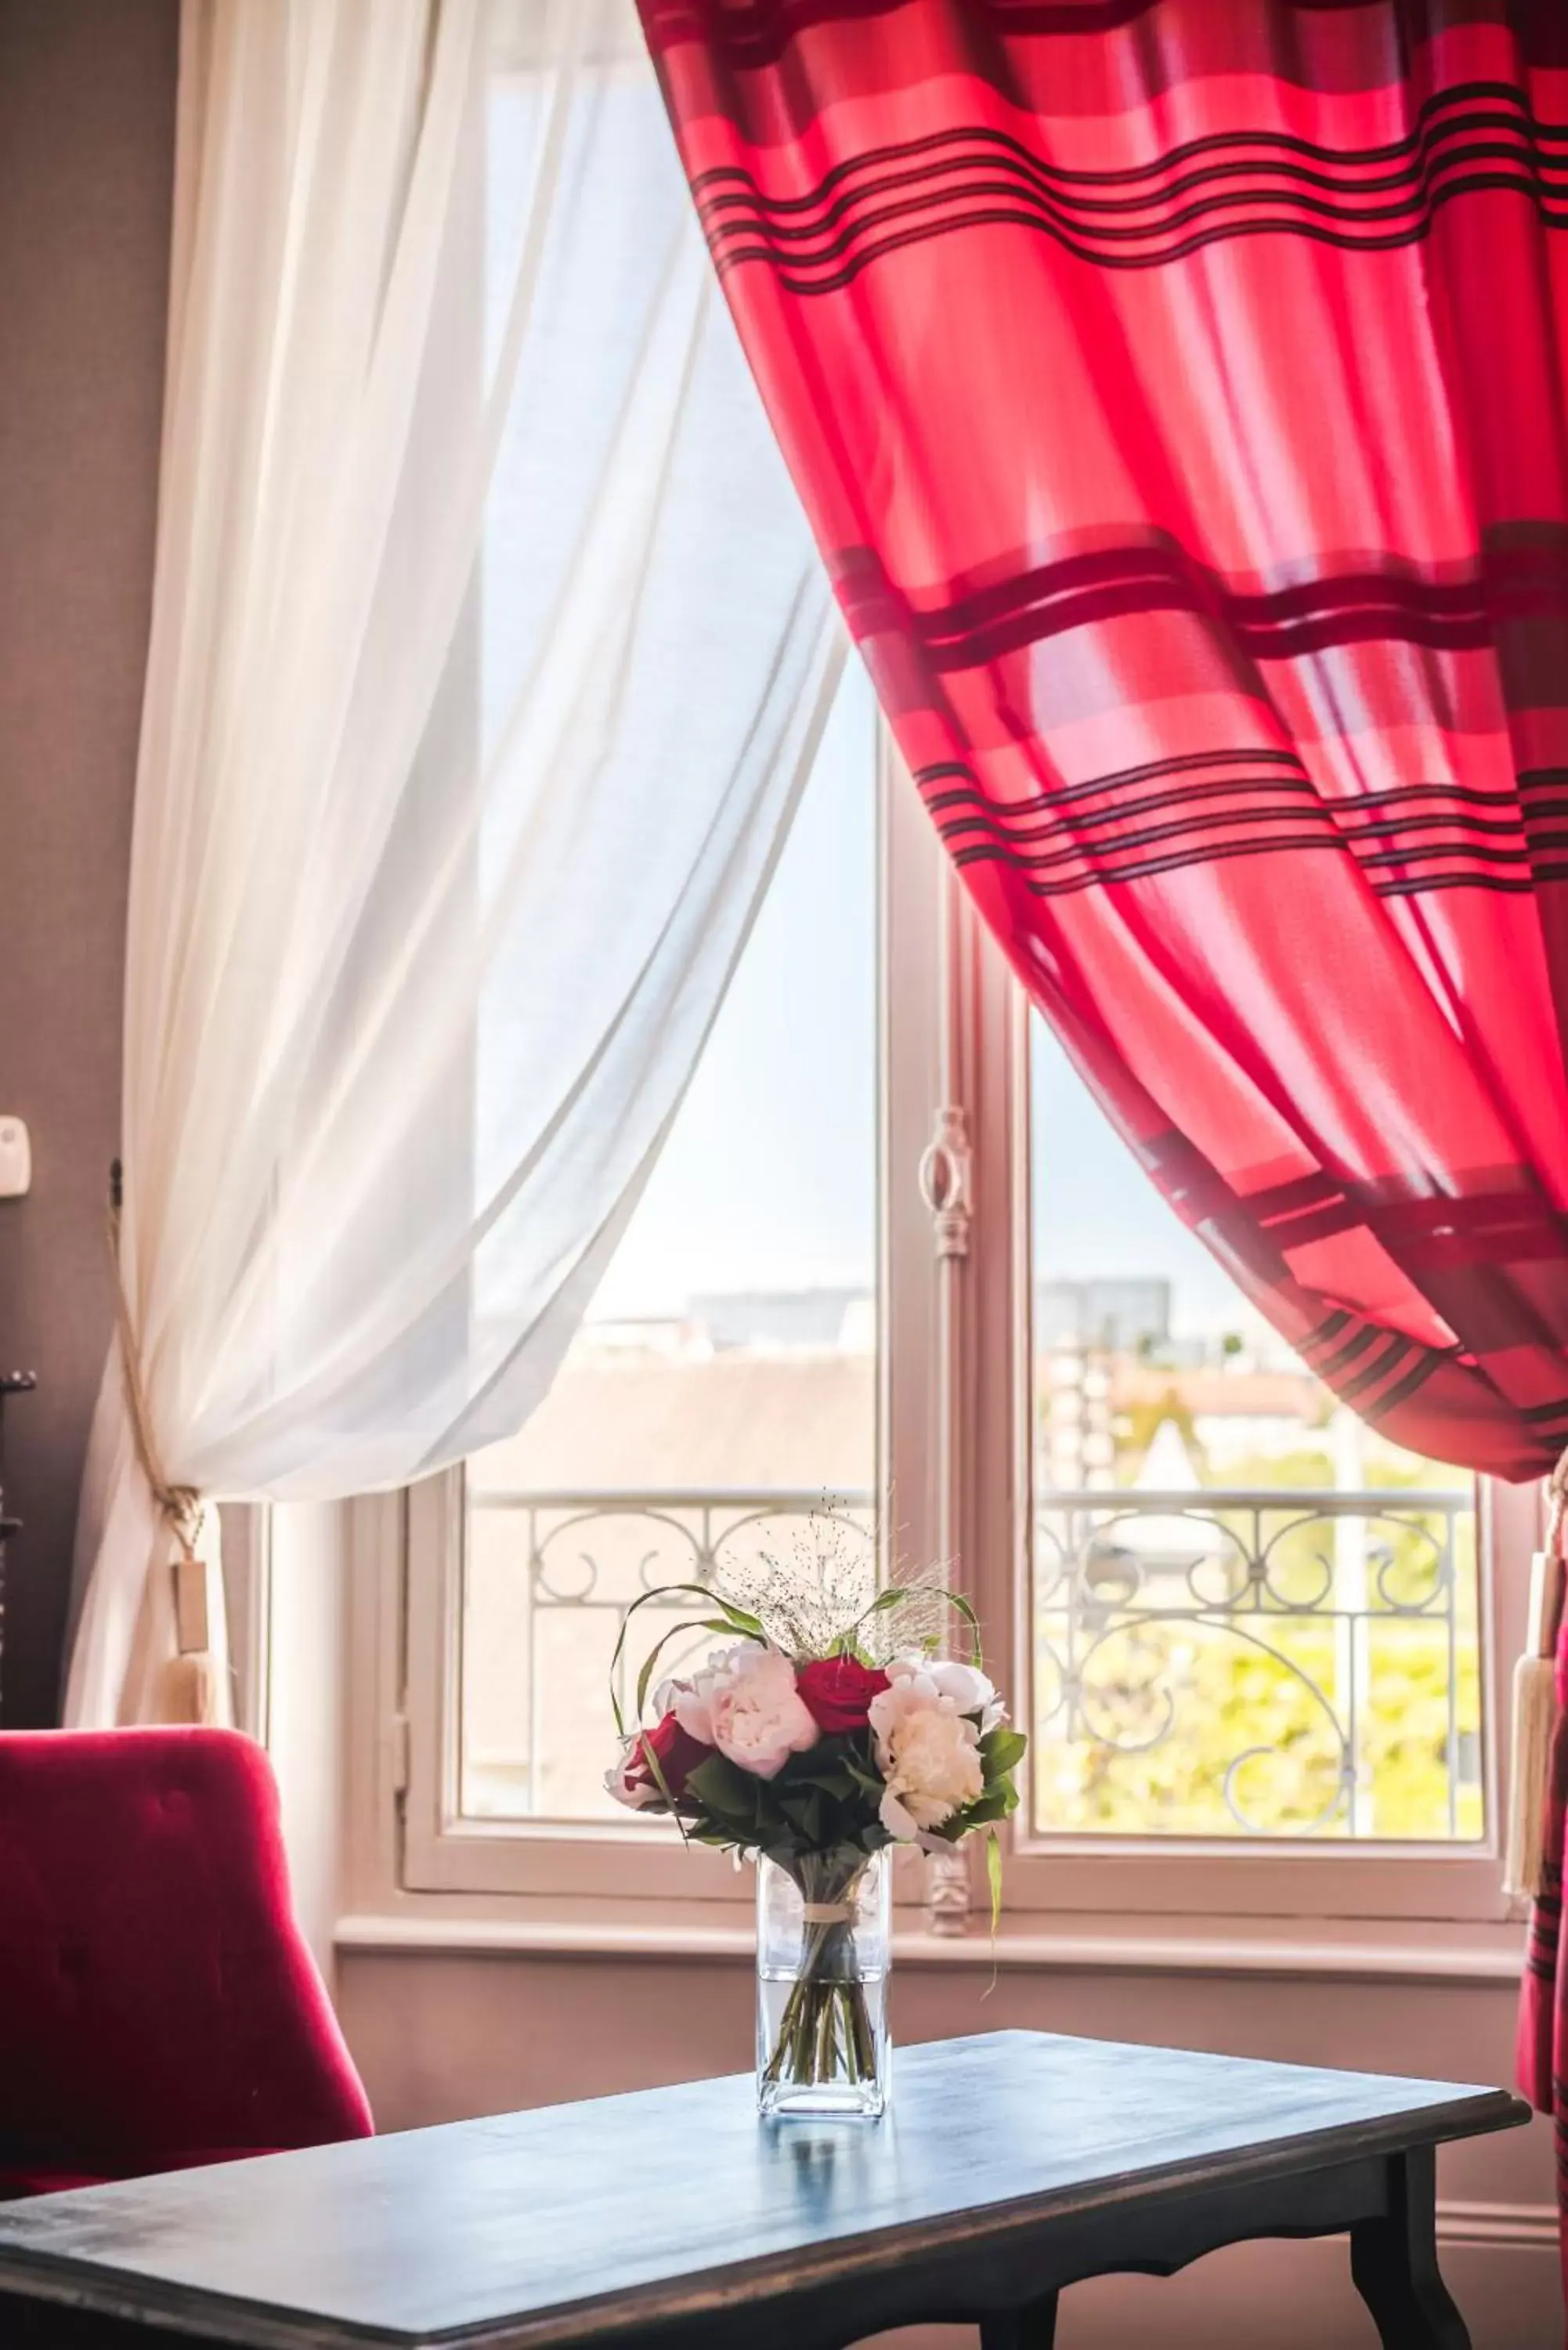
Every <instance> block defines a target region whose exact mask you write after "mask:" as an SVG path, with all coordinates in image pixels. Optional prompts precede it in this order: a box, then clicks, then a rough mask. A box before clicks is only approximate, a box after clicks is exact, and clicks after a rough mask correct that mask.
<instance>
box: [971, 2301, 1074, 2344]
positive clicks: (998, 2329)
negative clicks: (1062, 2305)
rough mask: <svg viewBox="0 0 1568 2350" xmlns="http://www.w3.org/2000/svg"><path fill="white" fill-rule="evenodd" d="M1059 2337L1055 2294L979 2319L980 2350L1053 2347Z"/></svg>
mask: <svg viewBox="0 0 1568 2350" xmlns="http://www.w3.org/2000/svg"><path fill="white" fill-rule="evenodd" d="M1055 2339H1056V2296H1055V2294H1054V2293H1047V2294H1046V2295H1045V2298H1044V2301H1032V2302H1031V2303H1029V2305H1028V2307H1027V2308H1026V2309H1009V2310H1003V2311H1002V2312H1001V2313H1000V2314H998V2315H996V2316H994V2317H982V2318H981V2321H980V2350H1052V2345H1053V2344H1054V2341H1055Z"/></svg>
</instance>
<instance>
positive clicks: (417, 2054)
mask: <svg viewBox="0 0 1568 2350" xmlns="http://www.w3.org/2000/svg"><path fill="white" fill-rule="evenodd" d="M986 1981H987V1970H986V1969H985V1968H984V1967H983V1965H982V1966H981V1967H980V1968H978V1969H977V1970H975V1971H974V1972H973V1973H972V1974H970V1973H965V1974H963V1975H961V1976H956V1977H955V1976H954V1975H953V1974H952V1973H951V1972H950V1971H949V1970H946V1969H943V1970H935V1969H931V1968H929V1967H927V1968H921V1967H906V1968H905V1969H904V1970H902V1971H901V1972H898V1971H897V1970H896V1972H895V2005H894V2029H895V2033H896V2036H897V2037H898V2038H900V2039H902V2040H905V2041H915V2040H925V2039H935V2038H938V2037H940V2036H943V2035H947V2034H956V2033H971V2032H991V2031H997V2030H1001V2029H1002V2028H1004V2027H1007V2026H1016V2025H1023V2026H1031V2027H1033V2028H1034V2029H1037V2030H1046V2031H1065V2032H1084V2033H1091V2034H1094V2035H1096V2036H1098V2037H1100V2038H1104V2039H1109V2040H1131V2041H1137V2040H1143V2041H1163V2042H1165V2043H1168V2044H1170V2045H1174V2046H1178V2047H1192V2048H1215V2049H1225V2050H1231V2051H1233V2052H1235V2053H1236V2054H1241V2055H1250V2056H1269V2057H1275V2058H1282V2059H1284V2060H1286V2061H1290V2062H1296V2063H1303V2064H1343V2065H1347V2066H1350V2067H1352V2068H1362V2069H1365V2070H1366V2071H1368V2072H1385V2073H1409V2074H1427V2075H1431V2076H1435V2077H1438V2078H1444V2077H1450V2078H1451V2077H1455V2076H1457V2077H1459V2079H1462V2080H1474V2081H1506V2080H1507V2079H1508V2078H1509V2075H1510V2073H1511V2066H1512V2039H1513V1993H1512V1990H1511V1987H1510V1986H1508V1985H1502V1984H1474V1985H1472V1984H1442V1983H1431V1982H1428V1983H1426V1984H1414V1983H1398V1982H1393V1981H1380V1982H1379V1981H1370V1982H1369V1981H1355V1982H1349V1981H1333V1980H1324V1979H1323V1978H1316V1979H1314V1978H1305V1979H1302V1980H1290V1979H1283V1980H1282V1979H1277V1978H1273V1979H1256V1978H1252V1979H1249V1978H1246V1977H1241V1978H1237V1977H1226V1978H1219V1977H1214V1976H1210V1977H1202V1976H1189V1975H1180V1974H1175V1973H1158V1974H1155V1973H1148V1974H1143V1975H1141V1976H1135V1975H1132V1974H1110V1973H1106V1974H1101V1975H1091V1974H1085V1973H1071V1972H1065V1971H1059V1970H1057V1971H1045V1970H1041V1971H1037V1972H1027V1971H1018V1972H1011V1971H1010V1972H1008V1973H1005V1974H1003V1976H1002V1979H1001V1981H999V1982H998V1984H997V1987H996V1990H995V1991H993V1992H992V1995H991V1996H990V1997H989V1998H986V1999H983V2000H982V1998H981V1993H982V1992H983V1991H984V1989H985V1985H986ZM337 1991H338V2004H339V2009H340V2012H341V2013H342V2016H343V2019H344V2023H345V2026H346V2029H347V2031H348V2038H349V2041H350V2043H351V2045H352V2047H353V2049H354V2053H355V2055H356V2057H357V2059H358V2063H359V2064H360V2067H361V2069H362V2071H363V2073H364V2074H365V2080H366V2085H367V2087H368V2088H369V2093H370V2098H371V2102H372V2104H373V2105H374V2106H375V2109H376V2115H377V2120H378V2123H379V2126H381V2127H382V2128H384V2129H402V2128H409V2127H410V2126H415V2125H418V2124H421V2123H425V2122H434V2121H444V2120H448V2119H452V2118H454V2117H456V2116H462V2115H465V2114H472V2113H491V2112H499V2111H504V2110H505V2109H506V2108H508V2107H513V2106H524V2105H534V2104H540V2103H544V2102H547V2101H550V2100H554V2099H558V2098H567V2097H581V2096H591V2095H600V2094H605V2093H607V2092H610V2091H612V2090H616V2089H621V2088H629V2087H644V2086H651V2085H656V2084H659V2083H662V2082H666V2081H674V2080H680V2079H686V2078H691V2077H693V2076H695V2075H697V2074H702V2073H713V2072H722V2071H729V2070H737V2071H738V2070H741V2069H742V2068H743V2067H744V2066H745V2065H746V2064H748V2063H749V2061H750V2054H751V2032H752V1982H751V1976H750V1972H749V1970H748V1969H747V1968H746V1967H745V1966H743V1965H741V1964H739V1963H736V1962H734V1961H728V1962H725V1961H715V1962H712V1963H703V1964H698V1963H694V1962H680V1963H665V1962H652V1961H648V1960H643V1961H639V1962H636V1963H633V1962H629V1961H627V1960H604V1959H585V1958H581V1957H570V1958H567V1957H562V1958H558V1959H555V1958H552V1959H544V1958H540V1959H533V1958H528V1959H522V1958H518V1957H516V1956H515V1955H512V1956H505V1957H502V1956H495V1957H488V1956H474V1957H466V1956H465V1957H462V1958H458V1957H449V1956H446V1955H427V1954H423V1953H421V1954H418V1955H410V1954H408V1953H399V1954H397V1955H391V1954H388V1955H384V1956H383V1955H379V1954H371V1953H366V1952H353V1951H346V1952H344V1953H342V1954H341V1955H340V1957H339V1960H338V1970H337ZM1438 2191H1439V2196H1440V2198H1441V2199H1442V2203H1443V2206H1444V2210H1443V2216H1442V2227H1443V2231H1444V2235H1445V2238H1446V2241H1445V2243H1444V2247H1443V2268H1444V2272H1445V2274H1446V2275H1447V2277H1448V2279H1449V2286H1450V2289H1451V2290H1452V2292H1453V2293H1454V2294H1455V2296H1456V2298H1457V2299H1458V2300H1459V2303H1460V2305H1461V2307H1462V2309H1463V2311H1464V2314H1465V2316H1466V2317H1467V2319H1468V2320H1469V2325H1470V2329H1471V2333H1472V2335H1473V2338H1474V2342H1475V2350H1559V2345H1561V2342H1562V2339H1563V2321H1562V2314H1561V2310H1562V2303H1561V2301H1560V2299H1559V2295H1558V2287H1557V2259H1556V2250H1555V2245H1554V2243H1553V2242H1552V2240H1551V2236H1550V2232H1549V2230H1550V2218H1551V2195H1552V2160H1551V2141H1550V2137H1549V2134H1548V2132H1547V2130H1546V2127H1545V2126H1544V2124H1542V2123H1540V2122H1537V2123H1535V2124H1533V2125H1532V2127H1531V2128H1530V2129H1529V2130H1528V2131H1523V2130H1521V2131H1516V2132H1514V2133H1513V2134H1512V2135H1511V2136H1510V2137H1498V2138H1491V2139H1487V2140H1484V2141H1476V2142H1474V2143H1472V2144H1470V2145H1469V2146H1465V2147H1455V2148H1452V2149H1450V2150H1449V2152H1447V2153H1446V2154H1445V2155H1444V2157H1443V2160H1442V2169H1441V2175H1440V2180H1439V2190H1438ZM890 2338H891V2337H890ZM919 2338H920V2340H921V2343H922V2350H925V2345H929V2350H937V2345H938V2344H939V2343H940V2344H941V2345H943V2350H946V2345H949V2344H951V2345H954V2350H957V2345H961V2344H965V2336H964V2335H963V2334H961V2333H958V2332H954V2333H951V2334H939V2333H937V2332H936V2331H935V2330H934V2329H933V2330H930V2331H929V2332H927V2333H925V2334H922V2336H920V2337H919ZM897 2339H898V2343H899V2344H900V2345H908V2350H914V2344H915V2337H913V2336H909V2335H899V2336H898V2337H897ZM1057 2339H1058V2343H1059V2345H1060V2350H1145V2345H1147V2350H1262V2345H1265V2344H1266V2345H1268V2350H1331V2346H1332V2350H1342V2345H1343V2350H1370V2345H1373V2344H1374V2343H1375V2342H1376V2335H1375V2334H1374V2331H1373V2329H1372V2326H1371V2324H1370V2323H1369V2321H1368V2320H1367V2318H1366V2314H1365V2312H1364V2311H1363V2309H1362V2307H1361V2304H1360V2303H1359V2302H1358V2301H1357V2299H1356V2298H1355V2293H1353V2291H1352V2289H1351V2286H1350V2282H1349V2272H1348V2266H1347V2255H1346V2251H1345V2246H1344V2245H1343V2244H1342V2243H1337V2242H1330V2243H1300V2244H1260V2245H1251V2246H1241V2247H1239V2248H1237V2249H1236V2250H1234V2251H1229V2252H1224V2253H1220V2254H1216V2255H1215V2256H1214V2257H1212V2258H1211V2259H1210V2260H1208V2261H1205V2262H1199V2263H1198V2264H1197V2265H1196V2266H1195V2267H1193V2268H1192V2269H1189V2271H1187V2272H1186V2273H1185V2274H1184V2275H1182V2276H1180V2277H1179V2278H1173V2279H1170V2280H1152V2279H1146V2278H1115V2279H1105V2280H1100V2281H1097V2282H1095V2283H1093V2284H1089V2285H1084V2286H1080V2287H1077V2288H1076V2289H1075V2290H1074V2291H1073V2292H1072V2293H1069V2294H1068V2295H1067V2296H1066V2297H1065V2299H1064V2303H1063V2314H1062V2321H1061V2324H1060V2326H1059V2329H1058V2336H1057ZM972 2341H973V2337H972V2335H971V2336H970V2337H968V2344H967V2345H966V2350H969V2345H972Z"/></svg>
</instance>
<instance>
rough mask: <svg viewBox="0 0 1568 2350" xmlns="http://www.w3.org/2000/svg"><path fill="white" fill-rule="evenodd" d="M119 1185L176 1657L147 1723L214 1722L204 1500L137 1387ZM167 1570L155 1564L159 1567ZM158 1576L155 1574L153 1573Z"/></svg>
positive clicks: (129, 1353) (141, 1416) (138, 1408)
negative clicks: (164, 1451) (162, 1442)
mask: <svg viewBox="0 0 1568 2350" xmlns="http://www.w3.org/2000/svg"><path fill="white" fill-rule="evenodd" d="M120 1204H121V1179H120V1167H119V1159H116V1160H115V1161H114V1164H113V1166H112V1167H111V1169H110V1170H109V1251H110V1253H111V1255H112V1257H113V1259H114V1297H115V1319H116V1323H117V1325H118V1328H119V1367H120V1377H121V1379H122V1381H123V1383H124V1388H125V1406H126V1411H127V1414H128V1416H129V1418H130V1432H131V1440H132V1442H133V1443H134V1445H135V1447H136V1458H137V1461H138V1463H139V1464H140V1470H141V1473H142V1475H143V1476H144V1477H145V1478H146V1480H147V1483H148V1487H149V1490H150V1491H151V1495H152V1499H153V1501H154V1503H156V1505H157V1508H158V1512H159V1514H160V1516H161V1518H162V1520H163V1523H164V1524H165V1526H166V1527H167V1528H168V1530H169V1532H170V1533H171V1534H172V1535H173V1537H174V1543H175V1551H174V1556H173V1558H172V1559H171V1560H169V1561H167V1562H166V1564H167V1565H168V1570H169V1573H170V1575H171V1582H172V1594H171V1596H172V1604H173V1618H174V1654H173V1655H172V1656H171V1657H168V1658H165V1659H164V1661H163V1663H162V1664H161V1666H160V1668H159V1671H158V1678H157V1681H156V1683H155V1685H154V1688H153V1693H152V1718H153V1720H154V1721H161V1722H210V1721H216V1720H217V1675H216V1673H215V1671H214V1670H213V1654H212V1628H211V1623H210V1619H209V1608H208V1595H207V1562H206V1560H205V1559H204V1558H201V1557H199V1556H198V1555H197V1552H196V1544H197V1541H198V1539H199V1537H200V1534H201V1532H202V1496H201V1495H200V1493H198V1492H197V1491H196V1489H195V1487H194V1486H193V1485H174V1484H171V1482H170V1481H169V1479H168V1477H167V1476H166V1475H165V1473H164V1471H163V1465H162V1462H161V1460H160V1458H159V1454H158V1447H157V1443H156V1441H155V1440H154V1438H153V1434H152V1420H151V1414H150V1413H149V1411H148V1409H147V1398H146V1395H145V1393H144V1392H143V1389H142V1385H141V1365H140V1354H139V1351H138V1348H137V1344H136V1328H135V1325H134V1324H133V1322H132V1320H131V1315H130V1300H129V1299H128V1298H127V1296H126V1294H125V1282H124V1279H123V1277H122V1275H121V1273H120V1263H119V1219H120ZM163 1564H165V1562H160V1566H161V1565H163ZM154 1571H155V1572H157V1571H159V1569H158V1568H155V1569H154Z"/></svg>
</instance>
